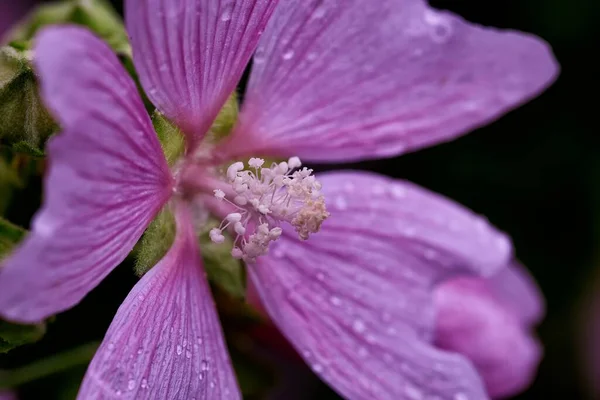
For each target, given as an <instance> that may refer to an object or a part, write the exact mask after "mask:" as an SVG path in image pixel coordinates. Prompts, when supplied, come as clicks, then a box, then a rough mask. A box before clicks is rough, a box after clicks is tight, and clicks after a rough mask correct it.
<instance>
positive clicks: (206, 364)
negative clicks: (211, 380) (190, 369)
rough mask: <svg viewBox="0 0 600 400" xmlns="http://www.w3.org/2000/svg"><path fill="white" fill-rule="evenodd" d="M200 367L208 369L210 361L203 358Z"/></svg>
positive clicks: (203, 369) (204, 369)
mask: <svg viewBox="0 0 600 400" xmlns="http://www.w3.org/2000/svg"><path fill="white" fill-rule="evenodd" d="M200 369H202V371H208V363H207V362H206V360H202V362H201V363H200Z"/></svg>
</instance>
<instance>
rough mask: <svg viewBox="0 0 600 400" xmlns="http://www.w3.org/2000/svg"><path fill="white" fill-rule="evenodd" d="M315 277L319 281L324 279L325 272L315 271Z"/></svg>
mask: <svg viewBox="0 0 600 400" xmlns="http://www.w3.org/2000/svg"><path fill="white" fill-rule="evenodd" d="M317 279H318V280H320V281H324V280H325V274H324V273H322V272H318V273H317Z"/></svg>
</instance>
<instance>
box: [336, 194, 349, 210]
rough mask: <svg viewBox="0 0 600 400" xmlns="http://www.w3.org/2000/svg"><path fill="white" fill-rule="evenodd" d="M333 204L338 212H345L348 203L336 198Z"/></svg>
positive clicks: (338, 197) (341, 198)
mask: <svg viewBox="0 0 600 400" xmlns="http://www.w3.org/2000/svg"><path fill="white" fill-rule="evenodd" d="M334 204H335V207H336V208H337V209H338V210H345V209H347V208H348V202H347V201H346V198H345V197H343V196H337V197H336V198H335V200H334Z"/></svg>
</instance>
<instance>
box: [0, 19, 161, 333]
mask: <svg viewBox="0 0 600 400" xmlns="http://www.w3.org/2000/svg"><path fill="white" fill-rule="evenodd" d="M35 52H36V65H37V69H38V72H39V74H40V78H41V83H42V95H43V98H44V99H45V101H46V103H47V105H48V106H49V107H50V108H51V109H52V111H54V115H55V116H56V117H57V118H58V119H59V120H60V123H61V126H62V127H63V129H64V132H62V133H61V134H59V135H57V136H56V137H55V138H53V139H52V141H51V143H50V144H49V146H48V156H49V166H50V167H49V172H48V176H47V179H46V182H45V189H44V190H45V191H44V197H45V201H44V204H43V206H42V208H41V210H40V211H39V212H38V214H37V215H36V217H35V219H34V221H33V224H32V232H31V234H30V235H29V236H28V238H27V239H26V240H25V242H24V243H23V244H22V246H21V247H20V248H19V249H18V250H16V252H15V254H14V255H12V257H10V258H9V259H8V260H6V262H5V265H4V267H3V268H2V270H1V272H0V314H1V315H2V316H3V317H5V318H7V319H11V320H15V321H20V322H37V321H40V320H42V319H44V318H45V317H48V316H50V315H52V314H55V313H57V312H59V311H62V310H65V309H67V308H69V307H71V306H73V305H75V304H77V303H78V302H79V301H80V300H81V299H82V298H83V296H85V295H86V294H87V293H88V292H89V291H90V290H91V289H93V288H94V287H95V286H96V285H97V284H98V283H99V282H100V281H101V280H102V279H103V278H104V277H105V276H106V275H108V273H109V272H110V271H111V270H112V269H113V268H114V267H115V266H117V265H118V264H119V263H120V262H121V261H123V259H125V257H126V256H127V254H128V253H129V252H130V251H131V249H132V248H133V246H134V245H135V243H136V241H137V240H138V239H139V237H140V236H141V235H142V233H143V232H144V229H145V227H146V225H147V224H148V223H149V222H150V221H151V220H152V218H153V217H154V215H155V214H156V213H157V212H158V210H160V208H161V207H162V205H163V204H164V203H165V201H166V200H167V199H168V197H169V196H170V192H171V177H170V173H169V170H168V167H167V164H166V161H165V159H164V156H163V154H162V150H161V148H160V144H159V142H158V139H157V137H156V134H155V133H154V131H153V130H152V124H151V122H150V119H149V118H148V116H147V114H146V112H145V109H144V107H143V105H142V103H141V100H140V98H139V96H138V92H137V89H136V87H135V84H134V83H133V81H132V80H131V79H130V78H129V76H128V75H127V74H126V72H125V70H124V69H123V68H122V67H121V65H120V64H119V61H118V59H117V57H116V56H115V55H114V54H113V53H112V51H111V50H110V49H109V48H108V46H107V45H105V44H104V43H103V42H101V41H100V40H99V39H97V38H96V37H95V36H93V35H92V34H91V33H89V32H88V31H86V30H84V29H81V28H75V27H63V28H49V29H46V30H45V31H43V32H42V33H41V34H40V36H39V37H38V39H37V44H36V48H35ZM74 60H76V62H74Z"/></svg>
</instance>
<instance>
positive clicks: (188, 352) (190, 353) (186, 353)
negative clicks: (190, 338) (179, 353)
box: [185, 350, 192, 358]
mask: <svg viewBox="0 0 600 400" xmlns="http://www.w3.org/2000/svg"><path fill="white" fill-rule="evenodd" d="M185 356H186V357H187V358H192V352H191V351H189V350H188V351H186V352H185Z"/></svg>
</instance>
